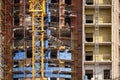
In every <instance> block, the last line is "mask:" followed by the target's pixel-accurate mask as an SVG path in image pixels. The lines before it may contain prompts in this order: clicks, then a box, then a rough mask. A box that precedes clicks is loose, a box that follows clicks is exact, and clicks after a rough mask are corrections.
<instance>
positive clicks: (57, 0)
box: [51, 0, 59, 3]
mask: <svg viewBox="0 0 120 80" xmlns="http://www.w3.org/2000/svg"><path fill="white" fill-rule="evenodd" d="M58 2H59V0H51V3H58Z"/></svg>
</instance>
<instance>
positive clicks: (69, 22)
mask: <svg viewBox="0 0 120 80" xmlns="http://www.w3.org/2000/svg"><path fill="white" fill-rule="evenodd" d="M65 25H66V26H67V25H68V26H71V19H70V17H66V18H65Z"/></svg>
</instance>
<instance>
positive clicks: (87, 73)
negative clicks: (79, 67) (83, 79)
mask: <svg viewBox="0 0 120 80" xmlns="http://www.w3.org/2000/svg"><path fill="white" fill-rule="evenodd" d="M85 75H86V76H87V77H88V80H91V78H93V70H85Z"/></svg>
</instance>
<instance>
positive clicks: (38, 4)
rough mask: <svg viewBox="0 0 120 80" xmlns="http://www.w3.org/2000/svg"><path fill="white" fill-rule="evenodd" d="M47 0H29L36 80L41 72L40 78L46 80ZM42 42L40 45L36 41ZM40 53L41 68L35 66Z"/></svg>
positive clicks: (33, 69) (34, 76)
mask: <svg viewBox="0 0 120 80" xmlns="http://www.w3.org/2000/svg"><path fill="white" fill-rule="evenodd" d="M45 7H46V1H45V0H29V12H30V13H31V16H32V80H35V78H36V74H37V73H38V74H39V73H40V74H41V75H40V80H45V77H44V17H45V13H46V12H45V10H46V9H45ZM37 41H39V42H40V46H37V45H36V42H37ZM35 53H38V54H39V55H38V56H39V62H40V70H39V71H37V70H36V68H35V62H36V60H37V59H36V57H35ZM37 61H38V60H37Z"/></svg>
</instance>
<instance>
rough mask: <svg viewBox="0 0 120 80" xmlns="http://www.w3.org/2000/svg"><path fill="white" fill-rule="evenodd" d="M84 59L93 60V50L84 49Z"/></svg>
mask: <svg viewBox="0 0 120 80" xmlns="http://www.w3.org/2000/svg"><path fill="white" fill-rule="evenodd" d="M85 53H86V56H85V59H86V61H93V51H86V52H85Z"/></svg>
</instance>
